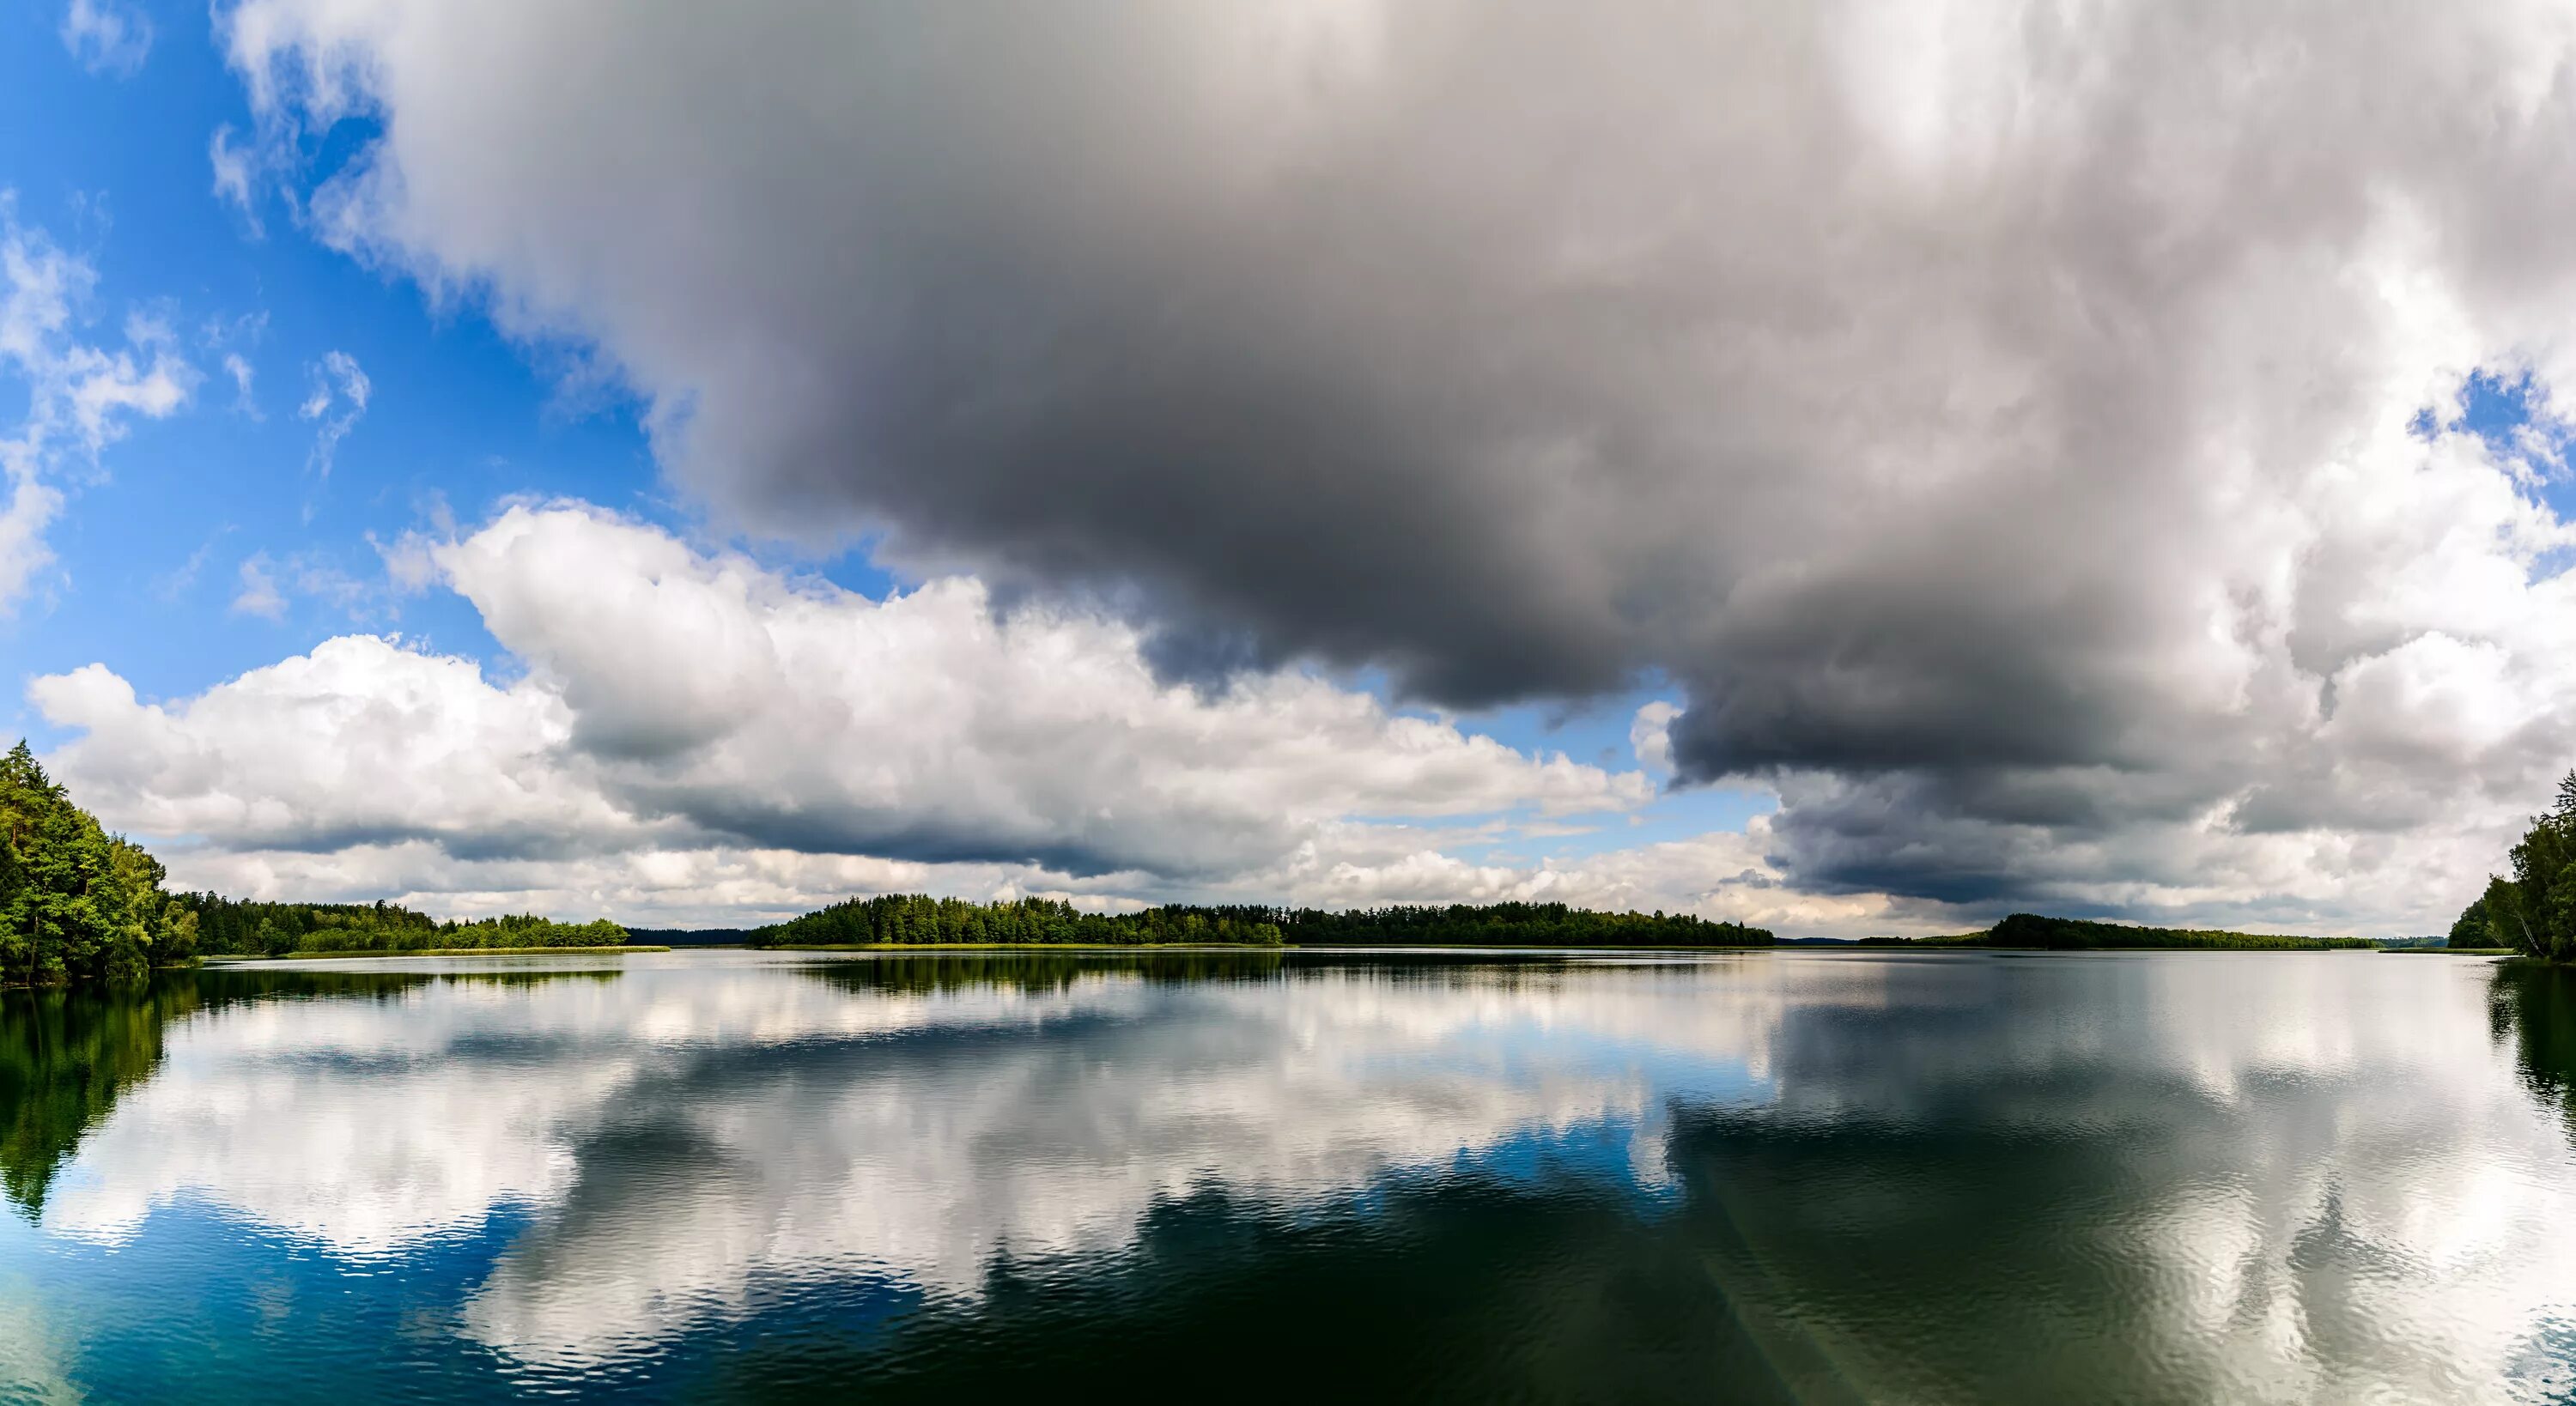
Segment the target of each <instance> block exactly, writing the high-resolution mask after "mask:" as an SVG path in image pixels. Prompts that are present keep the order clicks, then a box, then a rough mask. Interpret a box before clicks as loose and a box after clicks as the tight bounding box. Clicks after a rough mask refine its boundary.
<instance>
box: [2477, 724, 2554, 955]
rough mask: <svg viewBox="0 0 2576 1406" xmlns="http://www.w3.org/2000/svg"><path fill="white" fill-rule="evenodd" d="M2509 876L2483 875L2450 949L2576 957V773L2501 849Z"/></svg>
mask: <svg viewBox="0 0 2576 1406" xmlns="http://www.w3.org/2000/svg"><path fill="white" fill-rule="evenodd" d="M2505 863H2506V867H2507V868H2508V870H2509V871H2510V873H2509V875H2508V874H2494V875H2489V876H2488V878H2487V886H2486V891H2485V892H2483V893H2481V894H2479V895H2478V896H2477V897H2476V898H2474V899H2471V900H2470V901H2469V906H2468V907H2467V908H2466V909H2464V910H2462V911H2461V913H2460V916H2459V919H2458V921H2456V922H2454V923H2452V924H2451V945H2452V946H2453V947H2473V948H2508V949H2511V950H2512V951H2515V952H2518V953H2521V954H2522V955H2523V956H2526V957H2537V958H2540V959H2542V960H2544V961H2551V962H2568V961H2576V771H2570V772H2569V773H2567V776H2566V778H2565V779H2564V780H2562V781H2560V782H2559V783H2558V798H2557V803H2556V804H2554V805H2552V806H2551V807H2550V808H2549V811H2548V813H2547V814H2545V815H2535V816H2533V817H2532V818H2531V828H2530V829H2528V830H2525V831H2524V832H2523V835H2522V839H2521V840H2519V841H2517V842H2516V843H2515V844H2514V846H2513V848H2512V849H2510V850H2507V851H2506V852H2505Z"/></svg>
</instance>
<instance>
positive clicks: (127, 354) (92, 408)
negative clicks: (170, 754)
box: [0, 192, 197, 612]
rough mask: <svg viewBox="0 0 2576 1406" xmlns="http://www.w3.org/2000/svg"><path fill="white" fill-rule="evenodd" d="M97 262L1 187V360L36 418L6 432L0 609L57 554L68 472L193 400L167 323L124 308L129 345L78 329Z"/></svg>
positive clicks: (187, 371)
mask: <svg viewBox="0 0 2576 1406" xmlns="http://www.w3.org/2000/svg"><path fill="white" fill-rule="evenodd" d="M96 282H97V273H96V271H95V270H94V269H93V268H91V266H90V265H89V264H88V262H87V261H85V260H83V259H80V258H78V257H77V256H75V255H72V254H69V253H66V252H65V251H64V250H63V249H62V248H61V247H60V246H58V245H56V244H55V243H54V242H53V241H52V240H51V239H49V238H47V237H46V235H45V232H44V231H42V230H40V229H31V228H28V227H26V226H22V225H20V224H19V223H18V222H17V218H16V210H15V208H14V204H13V202H12V200H11V198H10V196H9V194H8V193H7V192H0V368H5V369H6V370H7V371H8V372H9V373H11V374H13V375H14V376H15V377H16V378H17V379H18V380H19V381H20V382H22V383H23V384H24V387H25V391H26V397H27V413H26V418H25V419H24V420H23V421H21V422H20V423H19V425H18V426H17V428H16V430H15V431H14V432H12V433H10V434H9V435H7V437H5V438H0V483H5V486H6V488H7V491H8V497H7V500H6V502H5V503H0V612H5V611H8V610H10V609H12V608H14V607H15V605H16V604H17V602H18V601H19V600H20V599H21V598H22V597H23V596H24V595H25V594H26V592H27V590H28V588H29V586H30V584H31V583H32V582H33V581H34V580H35V579H36V577H37V575H38V573H40V572H41V571H43V570H44V568H45V567H46V566H47V565H49V564H50V563H51V562H52V560H53V553H52V551H51V550H50V549H49V548H48V547H47V546H46V545H45V539H44V532H45V529H46V527H47V526H48V525H49V524H50V523H51V522H52V521H53V518H54V515H55V514H56V513H57V512H59V511H60V510H61V508H62V505H63V501H64V494H63V490H62V488H61V487H60V479H61V477H62V475H63V474H64V473H65V472H66V471H67V470H69V469H72V468H73V467H75V466H78V465H84V464H85V465H86V466H87V467H89V468H90V469H92V470H95V469H96V467H97V465H98V457H99V454H100V452H101V451H102V450H104V449H105V448H106V447H107V446H108V445H110V444H112V443H114V442H115V441H117V440H119V439H121V438H123V437H124V436H125V433H126V431H127V430H128V428H130V426H131V425H132V423H133V421H134V420H135V419H137V418H143V419H161V418H164V417H166V416H168V415H170V414H172V413H174V412H176V411H177V410H178V409H179V407H180V406H182V405H184V404H185V403H186V402H187V399H188V396H189V394H190V393H191V391H192V390H193V389H194V388H195V386H196V382H197V371H196V368H194V367H192V366H190V365H189V364H188V363H187V362H186V361H185V360H183V359H182V358H181V357H180V355H179V352H178V347H177V339H176V338H175V337H174V336H173V335H172V333H171V330H170V328H169V327H168V325H167V324H166V323H163V322H161V321H158V320H156V319H154V318H150V317H146V316H142V315H136V316H132V317H129V318H127V319H126V323H125V327H124V334H125V341H126V345H125V347H124V348H123V349H121V350H117V351H109V350H107V349H105V348H103V347H98V346H93V345H89V344H87V343H85V342H82V341H80V340H78V339H76V338H75V336H74V335H73V329H74V328H75V326H76V325H77V324H76V317H77V314H78V313H79V312H80V311H81V310H82V308H83V307H84V305H85V304H86V303H87V301H88V299H89V297H90V293H91V290H92V287H93V285H94V284H95V283H96Z"/></svg>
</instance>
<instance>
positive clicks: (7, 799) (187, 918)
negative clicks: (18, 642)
mask: <svg viewBox="0 0 2576 1406" xmlns="http://www.w3.org/2000/svg"><path fill="white" fill-rule="evenodd" d="M163 877H164V871H163V870H162V868H161V864H160V861H158V860H156V859H154V858H153V857H152V856H151V855H150V854H148V853H146V852H145V851H144V849H143V847H142V846H140V845H136V844H132V843H129V842H128V841H127V840H126V839H125V838H124V837H122V836H119V835H111V834H109V833H107V832H106V831H105V830H103V829H101V828H100V827H99V823H98V820H97V818H96V817H94V816H92V815H91V814H90V813H89V812H88V811H85V810H82V809H81V808H80V807H79V806H76V805H74V804H72V801H71V797H70V796H69V795H67V794H65V792H64V790H63V788H62V787H61V786H60V785H57V784H56V783H55V781H54V779H53V778H52V777H49V776H47V775H46V774H45V769H44V768H43V767H41V766H39V765H37V763H36V757H35V753H33V752H31V751H29V750H28V748H27V744H26V743H25V742H24V741H21V742H19V744H18V745H17V746H16V747H13V748H11V749H10V751H9V754H8V756H6V757H5V758H0V986H25V985H37V986H53V985H60V984H63V983H66V982H73V981H98V982H108V983H111V984H116V985H132V984H134V983H136V982H140V981H142V980H143V979H144V977H145V976H146V975H147V974H149V973H150V971H151V969H152V968H153V967H154V966H158V965H169V964H173V963H179V962H185V961H188V960H190V959H191V958H192V957H193V956H194V954H195V950H196V940H197V920H196V915H195V914H194V913H192V912H191V911H189V909H188V907H187V905H185V904H183V903H180V902H179V901H177V900H176V899H173V898H172V897H171V896H170V895H169V894H167V893H165V892H163V891H162V888H161V880H162V878H163Z"/></svg>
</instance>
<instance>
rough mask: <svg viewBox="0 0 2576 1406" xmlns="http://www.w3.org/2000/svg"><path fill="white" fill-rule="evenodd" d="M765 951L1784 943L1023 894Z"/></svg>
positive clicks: (882, 905)
mask: <svg viewBox="0 0 2576 1406" xmlns="http://www.w3.org/2000/svg"><path fill="white" fill-rule="evenodd" d="M743 940H744V941H745V942H747V943H749V944H750V945H752V946H755V947H862V946H883V945H892V946H920V945H940V946H954V945H963V944H979V943H993V944H1014V945H1016V944H1028V945H1048V946H1052V945H1058V944H1081V945H1091V946H1104V947H1107V946H1120V947H1124V946H1144V945H1150V944H1166V943H1236V944H1244V945H1250V946H1262V947H1275V946H1279V945H1281V944H1283V943H1294V944H1297V945H1299V946H1400V945H1421V946H1480V947H1767V946H1769V945H1771V942H1772V935H1771V933H1770V932H1769V931H1768V930H1767V929H1764V928H1755V927H1746V926H1744V925H1743V924H1741V923H1725V922H1712V921H1710V920H1708V919H1706V918H1700V917H1695V916H1693V915H1691V914H1687V913H1676V914H1672V915H1669V916H1667V915H1665V914H1662V913H1653V914H1647V913H1608V912H1599V911H1595V910H1592V909H1586V908H1570V907H1568V906H1566V905H1565V904H1562V903H1490V904H1463V903H1462V904H1451V905H1449V906H1447V907H1432V906H1413V905H1399V906H1395V907H1387V908H1367V909H1354V910H1351V911H1348V912H1328V911H1326V910H1324V909H1320V908H1280V907H1270V906H1265V905H1258V904H1218V905H1208V904H1166V905H1163V906H1161V907H1157V908H1146V909H1142V910H1140V911H1137V912H1133V913H1085V912H1082V911H1080V910H1078V909H1076V908H1075V907H1074V906H1073V905H1071V904H1069V903H1060V902H1056V901H1054V900H1051V899H1043V898H1023V899H1012V900H1008V901H1005V902H998V903H973V902H968V901H966V900H963V899H955V898H932V897H930V896H929V895H927V894H888V895H885V896H883V897H878V898H853V899H849V900H847V901H844V902H841V903H835V904H833V905H832V906H830V907H828V908H824V909H820V910H818V911H816V912H812V913H808V914H806V915H804V916H803V917H801V918H791V919H789V920H787V921H786V922H783V923H778V924H774V925H772V926H770V927H766V928H759V929H755V930H753V931H751V932H749V933H746V934H744V936H743Z"/></svg>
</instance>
